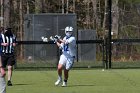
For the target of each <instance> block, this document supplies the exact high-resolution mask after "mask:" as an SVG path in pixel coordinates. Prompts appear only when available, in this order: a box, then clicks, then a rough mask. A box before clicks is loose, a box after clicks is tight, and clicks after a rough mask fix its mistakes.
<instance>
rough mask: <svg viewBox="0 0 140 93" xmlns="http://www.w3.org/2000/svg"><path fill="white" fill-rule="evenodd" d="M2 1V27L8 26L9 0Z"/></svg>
mask: <svg viewBox="0 0 140 93" xmlns="http://www.w3.org/2000/svg"><path fill="white" fill-rule="evenodd" d="M3 1H4V27H8V26H10V25H9V24H10V23H9V21H10V0H3Z"/></svg>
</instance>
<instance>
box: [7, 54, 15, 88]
mask: <svg viewBox="0 0 140 93" xmlns="http://www.w3.org/2000/svg"><path fill="white" fill-rule="evenodd" d="M14 64H15V57H14V55H13V54H12V55H9V56H8V60H7V67H8V82H7V85H8V86H12V82H11V79H12V71H13V65H14Z"/></svg>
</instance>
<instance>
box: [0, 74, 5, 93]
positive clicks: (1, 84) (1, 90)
mask: <svg viewBox="0 0 140 93" xmlns="http://www.w3.org/2000/svg"><path fill="white" fill-rule="evenodd" d="M0 93H6V81H5V78H4V77H2V75H1V73H0Z"/></svg>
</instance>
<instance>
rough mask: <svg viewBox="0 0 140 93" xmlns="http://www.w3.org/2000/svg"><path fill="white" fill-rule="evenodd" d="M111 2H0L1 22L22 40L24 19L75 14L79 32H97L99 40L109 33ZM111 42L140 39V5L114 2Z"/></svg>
mask: <svg viewBox="0 0 140 93" xmlns="http://www.w3.org/2000/svg"><path fill="white" fill-rule="evenodd" d="M108 1H109V0H0V10H1V12H0V22H1V26H3V27H12V28H13V31H14V33H15V34H16V35H17V37H18V40H21V41H22V40H23V32H24V28H23V27H24V15H25V14H40V13H62V14H68V13H75V14H77V26H78V27H77V28H78V29H95V30H96V33H97V38H98V39H104V38H105V36H106V35H107V33H108V21H109V20H108V16H109V15H108V12H109V11H108V10H109V9H108V8H109V5H108ZM111 12H112V33H113V36H112V38H115V39H116V38H121V39H124V38H125V39H130V38H140V1H139V0H112V11H111Z"/></svg>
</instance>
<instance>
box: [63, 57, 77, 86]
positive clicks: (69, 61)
mask: <svg viewBox="0 0 140 93" xmlns="http://www.w3.org/2000/svg"><path fill="white" fill-rule="evenodd" d="M73 63H74V58H71V57H70V58H67V62H66V67H65V69H64V81H63V84H62V86H63V87H65V86H67V80H68V77H69V70H70V69H71V68H72V66H73Z"/></svg>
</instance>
